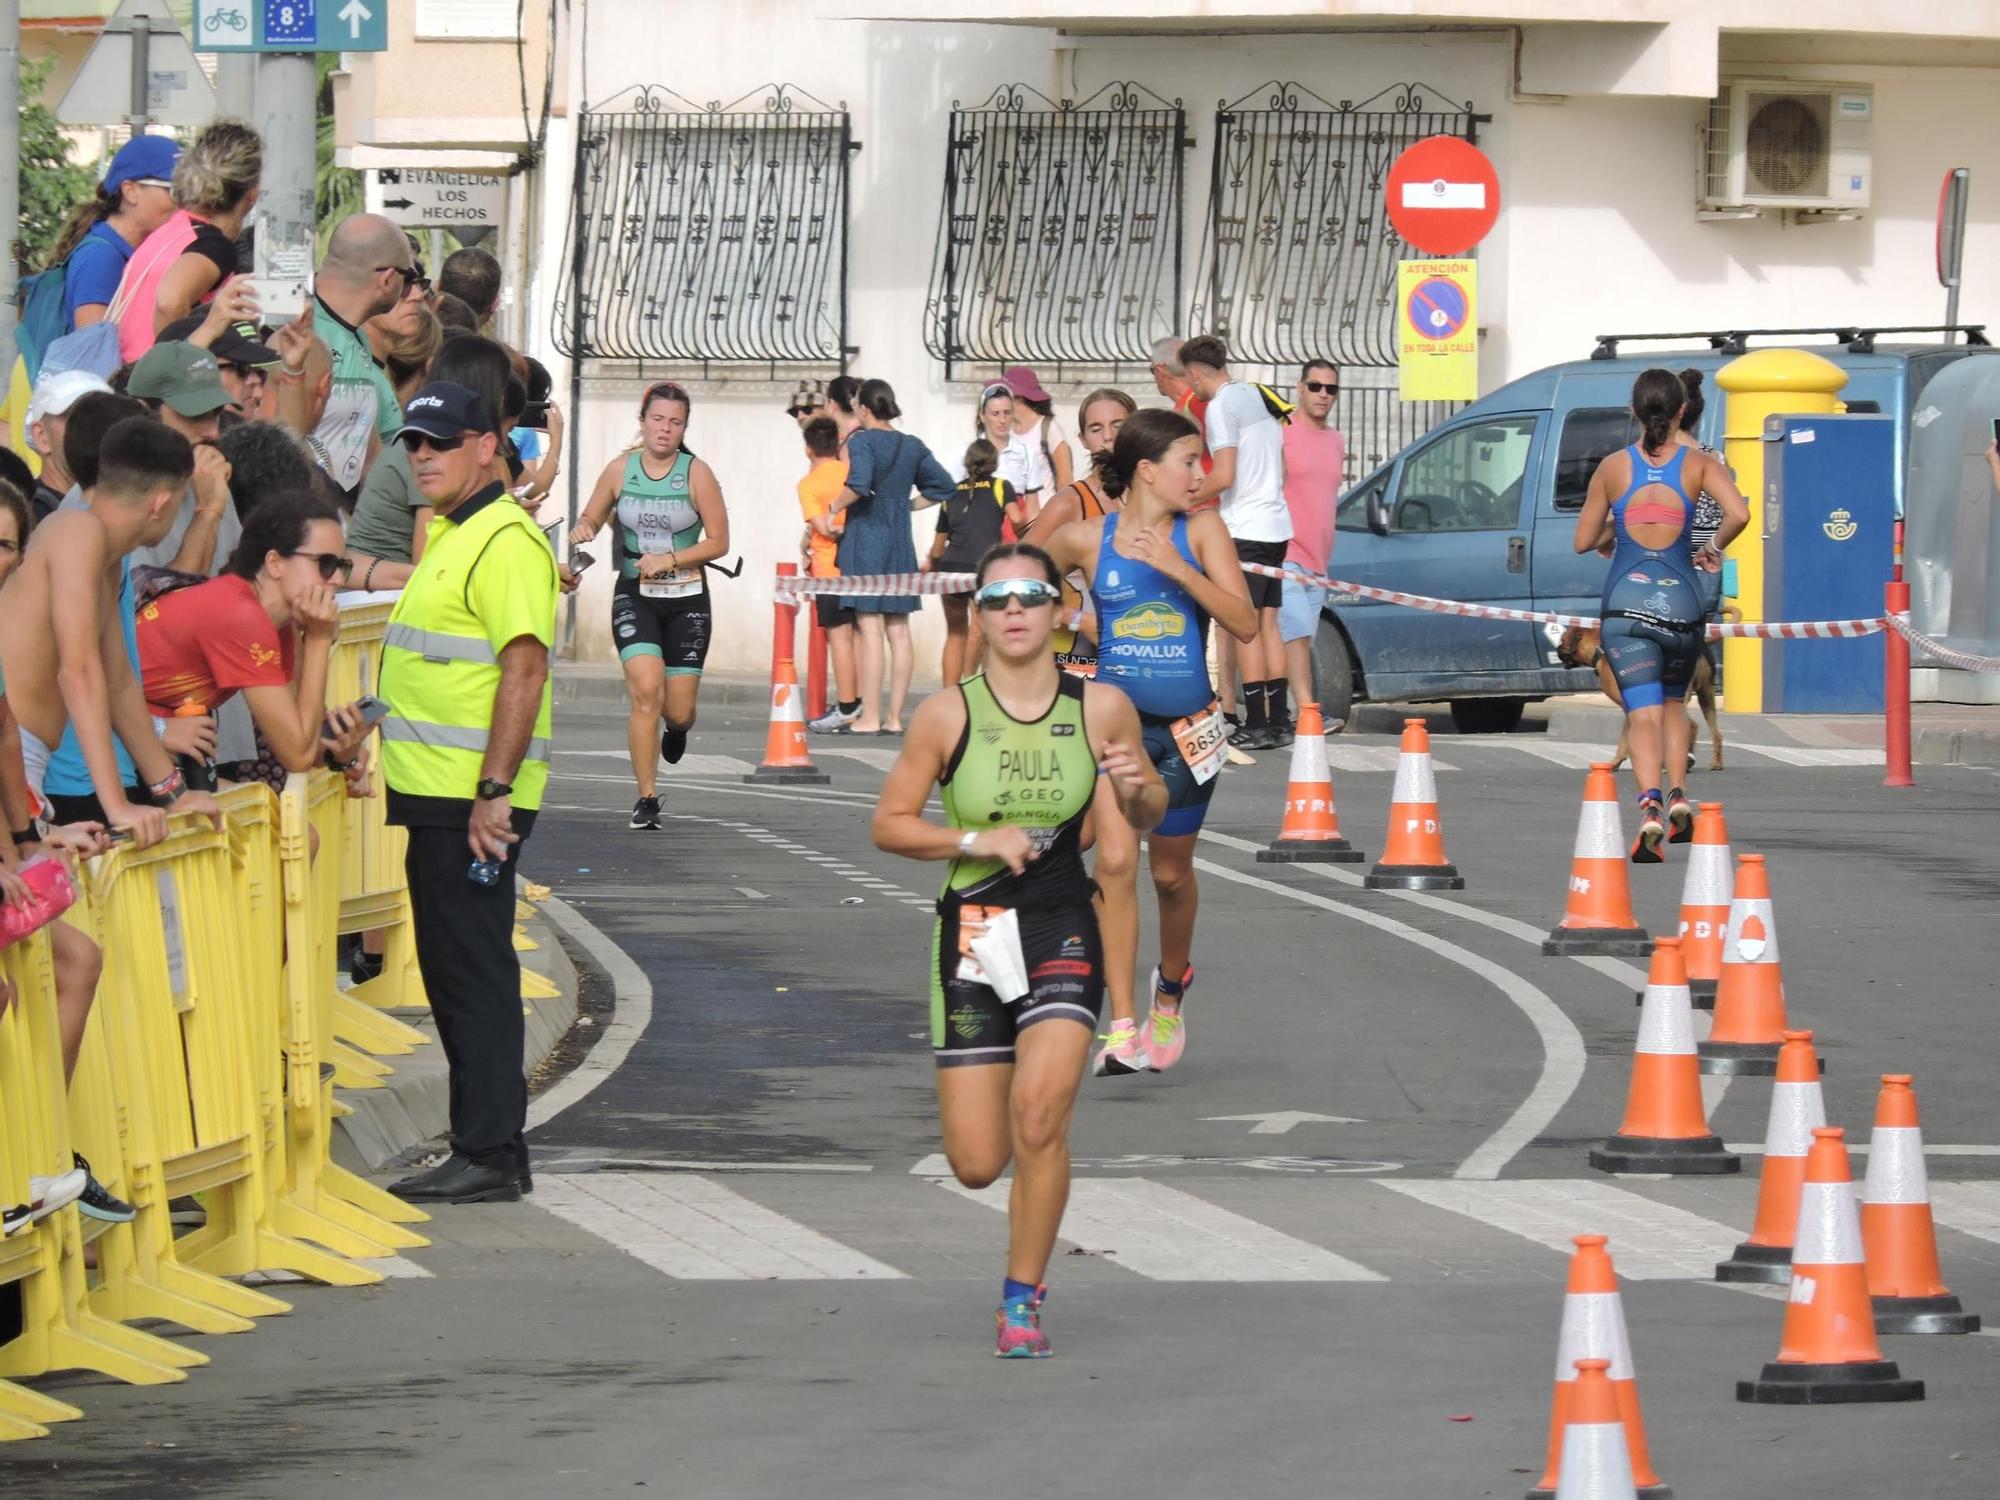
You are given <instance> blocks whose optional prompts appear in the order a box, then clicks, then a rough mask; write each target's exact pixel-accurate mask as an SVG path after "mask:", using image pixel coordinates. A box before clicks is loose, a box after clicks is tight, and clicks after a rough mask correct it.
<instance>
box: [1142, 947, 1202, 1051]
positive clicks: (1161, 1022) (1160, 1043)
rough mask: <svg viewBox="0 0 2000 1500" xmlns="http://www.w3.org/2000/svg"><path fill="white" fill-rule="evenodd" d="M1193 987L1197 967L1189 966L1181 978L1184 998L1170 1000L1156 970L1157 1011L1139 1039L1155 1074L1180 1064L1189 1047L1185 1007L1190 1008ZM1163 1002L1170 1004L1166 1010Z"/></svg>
mask: <svg viewBox="0 0 2000 1500" xmlns="http://www.w3.org/2000/svg"><path fill="white" fill-rule="evenodd" d="M1193 983H1194V965H1193V964H1189V965H1188V967H1187V973H1185V974H1183V975H1182V976H1181V993H1180V997H1179V998H1178V999H1173V1000H1169V999H1168V997H1167V996H1165V995H1163V994H1162V993H1161V992H1160V971H1159V970H1158V969H1155V970H1153V985H1152V991H1153V1009H1152V1013H1151V1014H1150V1015H1148V1016H1147V1017H1146V1024H1145V1025H1144V1026H1143V1027H1141V1028H1140V1031H1139V1035H1140V1038H1141V1040H1142V1041H1143V1043H1144V1046H1145V1049H1146V1066H1147V1067H1149V1068H1151V1069H1152V1070H1153V1071H1154V1072H1155V1073H1164V1072H1166V1071H1167V1069H1169V1068H1171V1067H1172V1066H1173V1065H1174V1064H1175V1063H1177V1062H1179V1061H1180V1060H1181V1053H1182V1052H1183V1051H1184V1050H1185V1049H1186V1047H1187V1022H1186V1021H1184V1020H1182V1019H1181V1007H1182V1006H1184V1005H1186V1004H1187V992H1188V989H1189V987H1190V986H1191V985H1193ZM1163 1000H1166V1001H1167V1006H1166V1008H1164V1009H1163V1008H1162V1006H1161V1001H1163Z"/></svg>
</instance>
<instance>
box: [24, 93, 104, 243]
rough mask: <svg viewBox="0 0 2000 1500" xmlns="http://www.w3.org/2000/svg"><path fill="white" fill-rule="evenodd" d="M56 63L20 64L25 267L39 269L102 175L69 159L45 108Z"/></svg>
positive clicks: (66, 146)
mask: <svg viewBox="0 0 2000 1500" xmlns="http://www.w3.org/2000/svg"><path fill="white" fill-rule="evenodd" d="M54 66H55V60H54V59H53V58H51V59H49V60H48V61H46V62H40V63H36V62H30V61H29V60H28V59H27V58H26V57H23V58H22V59H21V106H22V107H21V231H20V232H21V241H20V245H21V249H20V254H21V263H22V264H23V265H24V266H27V267H29V268H37V267H39V266H40V265H41V264H42V261H43V258H44V257H45V256H47V255H48V253H49V251H50V250H51V249H52V248H54V246H55V242H56V239H57V237H58V236H60V235H61V234H62V227H63V222H64V220H66V219H68V218H69V216H70V210H72V209H74V208H75V207H76V206H77V205H78V204H79V203H83V202H85V201H87V200H88V199H89V198H90V197H91V196H92V195H94V194H95V193H96V191H97V176H98V174H97V172H96V170H95V169H94V168H91V167H80V166H77V165H76V164H75V163H73V162H72V161H71V160H70V157H69V141H68V140H67V139H66V138H65V137H64V136H63V133H62V129H61V127H60V126H58V125H57V124H56V116H55V111H54V110H52V109H51V108H49V106H48V105H47V104H46V103H44V102H43V99H42V85H43V84H44V83H45V82H46V81H47V80H48V76H49V70H50V69H51V68H53V67H54Z"/></svg>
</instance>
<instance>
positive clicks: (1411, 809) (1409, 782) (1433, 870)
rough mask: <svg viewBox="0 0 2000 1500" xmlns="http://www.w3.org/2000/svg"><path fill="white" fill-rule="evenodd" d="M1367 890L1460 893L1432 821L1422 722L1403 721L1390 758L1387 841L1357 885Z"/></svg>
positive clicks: (1436, 821)
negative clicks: (1398, 749)
mask: <svg viewBox="0 0 2000 1500" xmlns="http://www.w3.org/2000/svg"><path fill="white" fill-rule="evenodd" d="M1361 883H1362V884H1363V885H1365V886H1367V887H1368V889H1369V890H1371V891H1382V890H1395V891H1462V890H1464V889H1465V877H1464V876H1463V875H1461V874H1459V873H1458V866H1456V865H1454V864H1453V863H1452V862H1451V861H1450V860H1449V859H1447V858H1445V852H1444V821H1443V819H1441V818H1440V817H1439V816H1438V798H1437V776H1436V773H1435V772H1434V770H1433V769H1432V766H1431V736H1430V731H1429V730H1428V729H1426V728H1425V727H1424V721H1423V720H1422V719H1405V720H1403V748H1402V753H1401V754H1400V755H1398V756H1397V757H1396V786H1395V790H1394V791H1392V792H1390V793H1389V836H1388V838H1387V839H1386V840H1385V841H1384V843H1383V846H1382V858H1381V859H1380V860H1379V861H1377V862H1376V865H1375V868H1374V869H1372V870H1370V871H1369V872H1368V874H1367V877H1366V878H1365V879H1363V881H1362V882H1361Z"/></svg>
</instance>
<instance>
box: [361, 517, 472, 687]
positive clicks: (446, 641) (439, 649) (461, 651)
mask: <svg viewBox="0 0 2000 1500" xmlns="http://www.w3.org/2000/svg"><path fill="white" fill-rule="evenodd" d="M495 503H496V504H497V503H498V502H495ZM382 644H383V645H384V646H400V647H402V648H403V650H405V651H414V652H416V653H417V655H419V656H421V657H422V658H423V659H424V660H425V661H476V662H482V663H484V664H486V665H487V666H492V665H494V664H495V663H497V662H498V661H499V660H500V658H499V657H497V656H495V655H494V654H493V643H492V642H491V641H489V640H487V639H486V637H485V636H483V635H445V634H443V633H442V632H440V631H436V630H420V629H418V628H417V627H416V626H414V625H395V624H391V625H390V626H389V628H388V629H387V630H386V631H384V632H383V633H382Z"/></svg>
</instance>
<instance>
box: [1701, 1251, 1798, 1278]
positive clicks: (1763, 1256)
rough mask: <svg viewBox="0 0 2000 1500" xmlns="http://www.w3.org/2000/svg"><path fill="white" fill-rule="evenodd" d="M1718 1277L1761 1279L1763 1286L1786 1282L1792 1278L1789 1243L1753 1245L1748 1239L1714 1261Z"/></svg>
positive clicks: (1716, 1276)
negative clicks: (1724, 1256) (1732, 1253)
mask: <svg viewBox="0 0 2000 1500" xmlns="http://www.w3.org/2000/svg"><path fill="white" fill-rule="evenodd" d="M1715 1279H1716V1280H1717V1281H1761V1282H1762V1283H1764V1284H1765V1285H1766V1286H1788V1285H1790V1283H1791V1279H1792V1247H1791V1246H1790V1245H1753V1244H1751V1243H1750V1242H1749V1241H1748V1240H1745V1241H1744V1242H1743V1243H1742V1244H1740V1245H1738V1246H1737V1247H1736V1253H1735V1254H1734V1255H1732V1256H1730V1257H1729V1259H1728V1260H1725V1261H1722V1262H1720V1263H1719V1264H1717V1266H1716V1268H1715Z"/></svg>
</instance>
